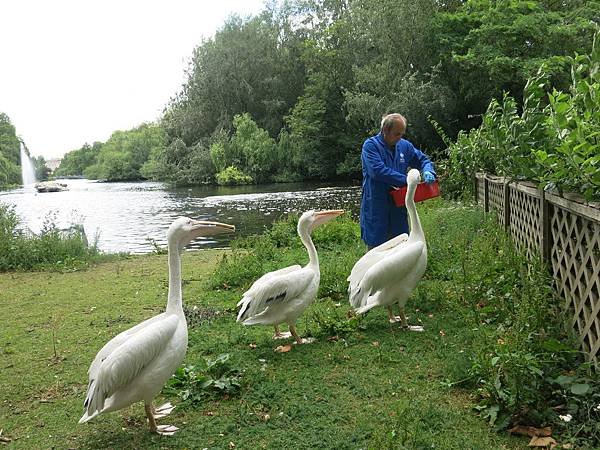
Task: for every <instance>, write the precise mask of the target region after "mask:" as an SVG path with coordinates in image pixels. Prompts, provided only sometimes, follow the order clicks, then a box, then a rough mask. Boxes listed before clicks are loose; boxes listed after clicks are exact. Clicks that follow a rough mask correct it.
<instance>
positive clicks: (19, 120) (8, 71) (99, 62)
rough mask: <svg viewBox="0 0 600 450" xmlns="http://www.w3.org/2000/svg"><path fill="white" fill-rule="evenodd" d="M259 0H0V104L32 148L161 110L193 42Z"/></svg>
mask: <svg viewBox="0 0 600 450" xmlns="http://www.w3.org/2000/svg"><path fill="white" fill-rule="evenodd" d="M262 9H263V0H196V1H193V0H163V1H157V0H144V1H141V0H83V1H82V0H0V112H4V113H5V114H7V115H8V117H9V118H10V120H11V122H12V124H13V125H14V126H15V128H16V132H17V135H19V136H20V137H21V138H22V139H23V140H24V141H25V144H26V145H27V147H28V148H29V151H30V152H31V154H32V156H40V155H41V156H43V157H44V158H46V159H50V158H54V157H61V156H62V155H63V154H64V153H66V152H69V151H71V150H75V149H78V148H80V147H81V146H82V145H83V144H84V143H86V142H88V143H90V144H91V143H92V142H94V141H101V142H105V141H106V140H107V139H108V138H109V137H110V135H111V134H112V133H113V132H114V131H117V130H128V129H131V128H134V127H136V126H138V125H140V124H141V123H142V122H147V121H154V120H156V119H158V118H159V117H160V115H161V112H162V110H163V108H164V106H165V105H166V104H167V102H168V101H169V99H170V98H171V97H172V96H174V95H175V94H176V93H177V92H178V91H179V90H180V88H181V85H182V84H183V82H184V81H185V73H184V71H185V69H186V68H187V63H188V61H189V60H190V58H191V56H192V52H193V49H194V47H196V46H198V45H199V44H201V42H202V39H203V38H209V37H211V36H213V35H214V33H215V31H216V30H217V29H218V28H220V27H221V26H222V25H223V23H224V21H225V20H226V18H227V17H228V16H229V15H230V14H231V13H237V14H239V15H241V16H242V17H247V16H249V15H255V14H257V13H258V12H260V11H261V10H262Z"/></svg>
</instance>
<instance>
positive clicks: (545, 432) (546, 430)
mask: <svg viewBox="0 0 600 450" xmlns="http://www.w3.org/2000/svg"><path fill="white" fill-rule="evenodd" d="M508 432H509V433H512V434H521V435H523V436H531V437H534V436H540V437H547V436H552V428H550V427H543V428H536V427H528V426H525V425H515V426H514V427H512V428H511V429H510V430H508Z"/></svg>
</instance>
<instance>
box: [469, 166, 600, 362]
mask: <svg viewBox="0 0 600 450" xmlns="http://www.w3.org/2000/svg"><path fill="white" fill-rule="evenodd" d="M476 177H477V183H476V186H477V195H476V198H477V200H478V202H479V203H482V204H483V207H484V209H485V211H486V212H493V213H494V215H496V216H497V217H498V220H499V222H500V223H502V224H503V225H504V226H505V229H506V230H507V232H509V234H510V236H511V237H512V239H513V240H514V242H515V245H516V247H517V248H519V249H520V250H521V251H523V252H524V253H525V254H526V255H527V257H528V258H530V259H532V258H538V257H542V258H543V259H544V260H545V261H546V262H547V263H548V265H549V267H550V268H551V270H552V275H553V278H554V288H555V290H556V292H557V293H558V295H559V296H560V297H561V298H562V299H563V300H564V305H565V307H566V309H567V310H568V311H569V312H570V313H572V326H573V328H574V330H575V332H576V333H577V335H578V336H579V341H580V344H581V348H582V349H583V350H584V351H585V353H586V355H587V357H588V359H589V360H591V361H593V362H594V364H595V365H596V368H600V297H599V291H600V207H599V206H595V205H587V204H585V203H582V202H580V201H575V200H569V199H566V198H563V197H559V196H557V195H554V194H551V193H545V192H543V191H541V190H539V189H537V188H535V187H532V186H531V185H529V184H527V183H515V182H511V183H508V180H506V179H502V178H496V177H489V176H486V175H485V174H477V176H476Z"/></svg>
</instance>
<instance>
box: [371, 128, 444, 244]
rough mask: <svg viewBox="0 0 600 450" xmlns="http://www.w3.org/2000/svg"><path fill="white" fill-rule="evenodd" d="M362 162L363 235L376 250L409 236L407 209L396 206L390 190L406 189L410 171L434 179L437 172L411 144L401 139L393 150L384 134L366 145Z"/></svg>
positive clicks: (374, 137)
mask: <svg viewBox="0 0 600 450" xmlns="http://www.w3.org/2000/svg"><path fill="white" fill-rule="evenodd" d="M361 161H362V172H363V183H362V200H361V205H360V234H361V238H362V240H363V241H365V243H366V244H367V245H368V246H371V247H374V246H377V245H380V244H383V243H384V242H385V241H387V240H388V239H391V238H393V237H395V236H398V235H399V234H402V233H408V220H407V218H406V208H405V207H403V206H402V207H396V205H394V202H393V200H392V196H391V195H390V194H389V191H390V189H391V188H392V187H393V186H395V187H402V186H406V174H407V173H408V171H409V170H410V169H417V170H420V171H421V172H423V171H429V172H432V173H433V174H434V175H435V169H434V167H433V163H432V162H431V161H430V160H429V158H428V157H427V156H426V155H425V153H423V152H422V151H421V150H419V149H417V148H415V146H414V145H413V144H412V143H411V142H410V141H407V140H406V139H400V141H398V143H397V144H396V148H395V149H393V150H391V149H390V148H389V147H388V145H387V143H386V142H385V140H384V139H383V135H382V134H381V133H379V134H378V135H376V136H373V137H370V138H368V139H367V140H366V141H365V142H364V144H363V147H362V154H361Z"/></svg>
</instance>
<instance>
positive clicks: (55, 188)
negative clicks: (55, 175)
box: [35, 181, 68, 192]
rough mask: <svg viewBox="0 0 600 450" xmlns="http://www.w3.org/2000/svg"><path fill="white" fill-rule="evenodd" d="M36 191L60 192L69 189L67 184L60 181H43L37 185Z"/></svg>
mask: <svg viewBox="0 0 600 450" xmlns="http://www.w3.org/2000/svg"><path fill="white" fill-rule="evenodd" d="M35 189H36V190H37V191H38V192H60V191H66V190H67V189H68V187H67V185H66V183H59V182H58V181H41V182H39V183H36V184H35Z"/></svg>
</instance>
